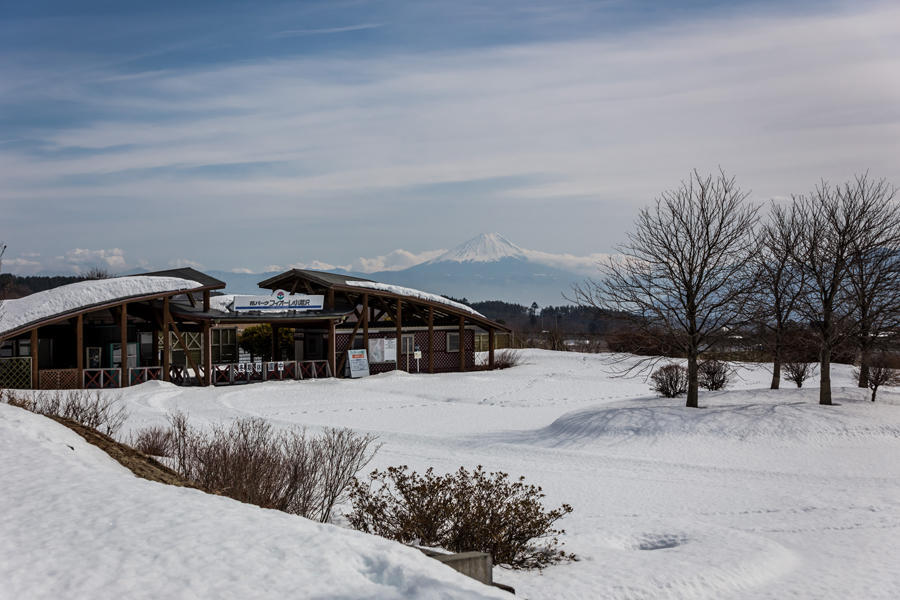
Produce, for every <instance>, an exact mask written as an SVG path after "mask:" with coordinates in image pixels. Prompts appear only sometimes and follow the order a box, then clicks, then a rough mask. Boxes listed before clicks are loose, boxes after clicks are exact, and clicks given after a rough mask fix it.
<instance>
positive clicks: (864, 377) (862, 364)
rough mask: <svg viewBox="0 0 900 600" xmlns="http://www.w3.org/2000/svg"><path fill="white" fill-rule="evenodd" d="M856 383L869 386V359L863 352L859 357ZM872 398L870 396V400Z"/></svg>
mask: <svg viewBox="0 0 900 600" xmlns="http://www.w3.org/2000/svg"><path fill="white" fill-rule="evenodd" d="M856 385H857V386H858V387H861V388H867V387H869V359H868V358H867V357H866V355H865V354H863V355H862V356H861V357H860V359H859V381H858V382H857V384H856ZM874 399H875V398H872V400H874Z"/></svg>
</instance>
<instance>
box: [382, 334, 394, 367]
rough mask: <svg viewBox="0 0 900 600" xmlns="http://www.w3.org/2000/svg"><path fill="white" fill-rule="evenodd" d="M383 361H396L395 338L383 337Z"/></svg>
mask: <svg viewBox="0 0 900 600" xmlns="http://www.w3.org/2000/svg"><path fill="white" fill-rule="evenodd" d="M384 362H397V340H395V339H391V338H385V339H384Z"/></svg>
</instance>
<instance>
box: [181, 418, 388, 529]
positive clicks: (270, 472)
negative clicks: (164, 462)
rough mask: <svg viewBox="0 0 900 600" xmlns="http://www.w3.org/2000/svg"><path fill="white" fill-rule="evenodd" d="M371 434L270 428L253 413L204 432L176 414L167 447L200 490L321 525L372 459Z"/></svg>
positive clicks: (185, 475)
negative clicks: (296, 516) (318, 433)
mask: <svg viewBox="0 0 900 600" xmlns="http://www.w3.org/2000/svg"><path fill="white" fill-rule="evenodd" d="M375 439H376V438H375V436H373V435H359V434H357V433H354V432H353V431H351V430H349V429H336V428H329V429H326V430H325V431H324V432H323V433H322V434H321V435H319V436H310V435H308V434H307V432H306V430H305V429H292V430H287V431H281V430H274V429H273V428H272V426H271V425H270V424H269V423H268V422H267V421H265V420H263V419H257V418H247V419H238V420H236V421H234V422H233V423H232V424H231V425H230V426H228V427H223V426H218V427H214V428H212V430H210V431H208V432H202V431H199V430H196V429H194V428H192V427H191V426H190V425H189V424H188V422H187V419H186V417H185V416H184V415H182V414H175V415H172V416H171V417H170V427H169V444H168V446H169V454H170V456H171V458H172V459H173V462H174V467H175V470H176V471H177V472H178V473H179V474H180V475H181V476H183V477H185V478H186V479H188V480H190V481H191V482H193V483H194V484H196V485H197V486H199V487H201V488H203V489H206V490H210V491H213V492H216V493H219V494H222V495H224V496H228V497H230V498H234V499H235V500H240V501H241V502H248V503H250V504H256V505H257V506H261V507H263V508H274V509H277V510H282V511H284V512H288V513H292V514H297V515H301V516H304V517H307V518H309V519H316V520H318V521H321V522H323V523H324V522H326V521H328V520H329V519H330V517H331V512H332V510H333V508H334V506H335V504H337V503H338V502H340V501H341V500H342V499H343V498H344V496H345V492H346V491H347V488H348V486H349V485H350V483H351V482H352V481H353V478H354V477H355V476H356V474H357V473H358V472H359V471H360V470H361V469H362V468H363V467H364V466H365V465H366V464H368V463H369V461H370V460H372V457H373V456H374V454H375V452H376V451H377V449H378V448H377V447H374V446H373V444H374V442H375Z"/></svg>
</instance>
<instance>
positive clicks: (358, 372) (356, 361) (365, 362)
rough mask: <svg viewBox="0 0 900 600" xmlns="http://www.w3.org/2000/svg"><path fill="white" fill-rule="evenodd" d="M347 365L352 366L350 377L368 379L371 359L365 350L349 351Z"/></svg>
mask: <svg viewBox="0 0 900 600" xmlns="http://www.w3.org/2000/svg"><path fill="white" fill-rule="evenodd" d="M347 364H348V365H350V377H351V378H354V379H355V378H357V377H368V376H369V359H368V357H367V356H366V351H365V350H364V349H361V348H360V349H357V350H347Z"/></svg>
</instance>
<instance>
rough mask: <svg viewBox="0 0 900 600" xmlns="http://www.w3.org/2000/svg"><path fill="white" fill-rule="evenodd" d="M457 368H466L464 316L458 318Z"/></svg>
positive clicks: (463, 369)
mask: <svg viewBox="0 0 900 600" xmlns="http://www.w3.org/2000/svg"><path fill="white" fill-rule="evenodd" d="M459 370H460V371H465V370H466V318H465V317H460V318H459Z"/></svg>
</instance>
